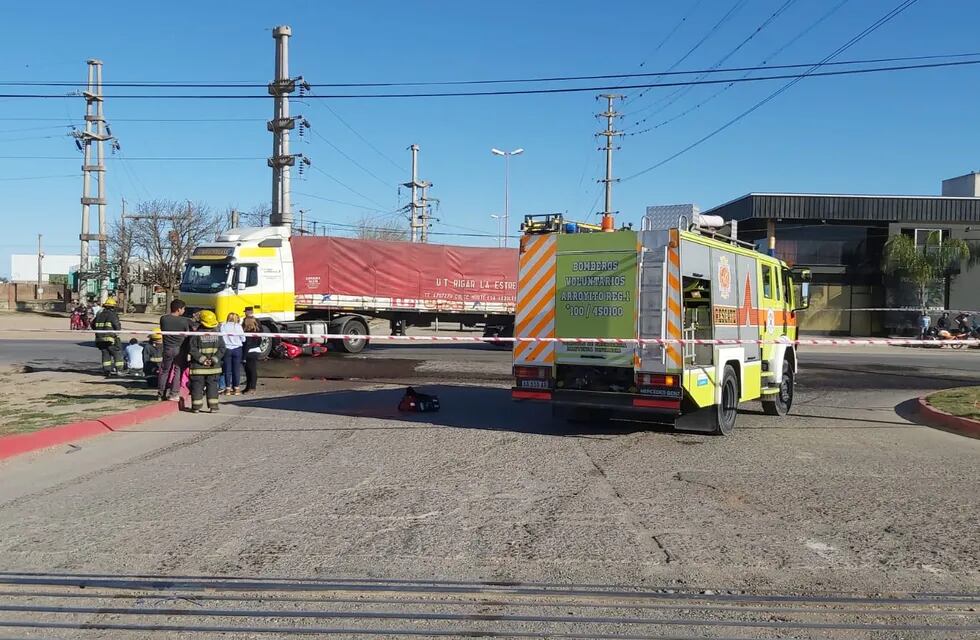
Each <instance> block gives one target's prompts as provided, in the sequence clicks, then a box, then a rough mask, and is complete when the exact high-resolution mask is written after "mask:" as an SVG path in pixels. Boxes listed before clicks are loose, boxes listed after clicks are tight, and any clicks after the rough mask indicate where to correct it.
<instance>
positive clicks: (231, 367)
mask: <svg viewBox="0 0 980 640" xmlns="http://www.w3.org/2000/svg"><path fill="white" fill-rule="evenodd" d="M238 322H239V318H238V314H237V313H229V314H228V320H227V321H225V322H222V323H221V325H220V326H219V327H218V331H220V332H221V333H222V336H221V337H222V339H223V340H224V342H225V357H224V360H223V361H222V371H223V374H222V375H224V377H225V389H224V393H225V394H226V395H227V394H229V393H230V394H231V395H233V396H237V395H238V394H239V393H240V392H241V391H240V389H239V387H240V385H241V377H242V345H244V344H245V332H244V331H243V330H242V325H240V324H239V323H238Z"/></svg>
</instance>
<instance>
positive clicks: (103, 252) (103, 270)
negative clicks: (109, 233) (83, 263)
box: [95, 62, 109, 302]
mask: <svg viewBox="0 0 980 640" xmlns="http://www.w3.org/2000/svg"><path fill="white" fill-rule="evenodd" d="M95 76H96V81H95V90H96V95H97V96H98V99H97V100H96V102H95V114H96V116H97V118H98V119H97V120H96V123H95V126H96V133H97V137H96V143H95V144H96V147H95V149H96V150H95V154H96V159H97V164H98V166H99V170H98V171H97V172H96V174H95V175H96V180H97V181H98V185H99V186H98V199H99V201H98V205H97V206H98V207H99V301H100V302H105V299H106V298H108V297H109V248H108V247H107V246H106V219H105V205H106V201H105V140H106V138H107V137H108V136H107V134H106V129H105V114H104V113H103V112H102V63H101V62H99V63H98V64H97V65H96V67H95Z"/></svg>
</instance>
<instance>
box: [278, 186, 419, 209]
mask: <svg viewBox="0 0 980 640" xmlns="http://www.w3.org/2000/svg"><path fill="white" fill-rule="evenodd" d="M293 193H295V194H296V195H298V196H304V197H306V198H314V199H316V200H323V201H325V202H333V203H334V204H342V205H345V206H348V207H356V208H358V209H364V210H366V211H374V212H375V213H384V214H389V213H395V212H397V211H401V209H392V210H384V209H378V208H376V207H366V206H364V205H363V204H354V203H353V202H346V201H344V200H335V199H333V198H326V197H324V196H318V195H315V194H312V193H303V192H301V191H294V192H293Z"/></svg>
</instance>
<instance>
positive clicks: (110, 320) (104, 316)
mask: <svg viewBox="0 0 980 640" xmlns="http://www.w3.org/2000/svg"><path fill="white" fill-rule="evenodd" d="M92 328H93V329H95V330H97V331H98V330H101V331H113V333H97V334H95V346H97V347H98V348H99V351H101V352H102V372H103V373H105V374H106V376H118V375H119V370H120V369H122V368H123V366H125V362H123V353H122V345H121V344H120V342H119V334H117V333H114V331H119V330H120V329H122V325H121V324H119V314H117V313H116V299H115V298H106V301H105V302H103V303H102V311H100V312H99V315H97V316H95V320H94V321H93V322H92Z"/></svg>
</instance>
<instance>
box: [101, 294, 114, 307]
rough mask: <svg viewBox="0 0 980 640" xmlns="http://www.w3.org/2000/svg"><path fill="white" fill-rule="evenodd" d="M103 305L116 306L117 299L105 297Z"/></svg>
mask: <svg viewBox="0 0 980 640" xmlns="http://www.w3.org/2000/svg"><path fill="white" fill-rule="evenodd" d="M102 306H103V307H114V306H116V299H115V298H113V297H111V296H110V297H108V298H106V299H105V302H103V303H102Z"/></svg>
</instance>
